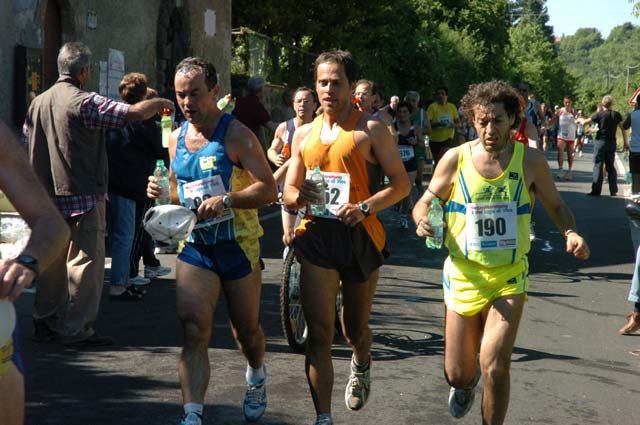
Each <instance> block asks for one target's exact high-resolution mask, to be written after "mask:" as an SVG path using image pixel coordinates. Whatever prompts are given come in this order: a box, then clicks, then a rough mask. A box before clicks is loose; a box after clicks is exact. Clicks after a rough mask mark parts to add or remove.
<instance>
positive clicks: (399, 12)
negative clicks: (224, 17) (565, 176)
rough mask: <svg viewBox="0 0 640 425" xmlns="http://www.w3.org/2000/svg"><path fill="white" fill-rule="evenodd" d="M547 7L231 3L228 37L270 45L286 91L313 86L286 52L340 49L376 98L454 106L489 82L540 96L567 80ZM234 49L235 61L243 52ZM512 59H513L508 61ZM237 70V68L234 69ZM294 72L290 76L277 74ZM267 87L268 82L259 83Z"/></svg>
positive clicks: (392, 1)
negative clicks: (414, 98)
mask: <svg viewBox="0 0 640 425" xmlns="http://www.w3.org/2000/svg"><path fill="white" fill-rule="evenodd" d="M548 20H549V17H548V14H547V10H546V1H545V0H495V1H490V2H488V1H486V0H377V1H374V2H372V1H370V0H314V1H310V0H298V1H295V2H294V1H293V0H279V1H278V2H254V1H250V0H234V1H233V27H234V28H238V27H241V26H242V27H249V28H251V29H252V30H254V31H257V32H259V33H262V34H265V35H266V36H267V37H269V38H271V39H272V40H273V42H272V43H271V44H272V45H273V46H276V47H273V46H271V47H269V49H271V50H270V53H268V54H266V55H265V57H269V58H271V59H272V60H273V61H276V62H278V63H277V64H276V65H274V66H273V67H272V68H271V69H270V70H269V72H270V73H272V74H273V78H276V77H278V78H283V76H284V78H286V79H288V80H287V81H284V82H288V83H290V84H300V83H305V84H311V83H312V81H311V80H312V78H313V73H312V71H313V70H312V69H309V65H308V64H307V63H305V64H304V65H300V64H298V66H297V68H296V67H295V66H294V65H295V63H296V62H297V61H300V59H299V57H296V56H295V55H293V54H290V53H287V50H286V49H285V48H284V47H283V46H295V47H296V48H300V49H304V50H306V51H308V52H310V53H311V54H312V55H314V56H315V55H317V54H318V53H319V52H322V51H325V50H330V49H338V48H340V49H346V50H349V51H351V52H352V53H353V55H354V57H355V58H356V61H357V62H358V63H359V64H360V67H361V71H362V76H363V77H366V78H370V79H373V80H375V81H376V82H377V83H379V85H380V86H381V88H382V90H383V94H384V96H385V97H388V96H390V95H392V94H398V95H400V96H402V95H403V94H404V93H405V92H406V91H407V90H409V89H412V90H418V91H419V92H420V93H421V94H422V98H423V99H424V100H425V101H428V100H429V99H431V98H432V96H433V94H434V89H435V87H437V86H439V85H442V84H444V85H447V86H448V87H449V93H450V98H451V99H452V100H453V101H456V100H458V99H460V98H461V97H462V95H463V94H464V93H466V91H467V90H468V86H469V84H472V83H477V82H481V81H487V80H490V79H507V80H510V81H512V82H514V81H517V80H521V79H528V80H531V82H532V83H533V84H534V85H535V86H536V90H537V89H540V90H541V91H540V93H542V94H543V95H544V96H547V95H549V96H551V93H555V92H556V91H559V92H563V91H564V90H560V89H559V87H566V88H567V89H571V87H572V85H571V79H570V78H569V76H568V74H567V73H566V72H563V70H564V68H563V64H562V63H560V62H559V61H558V59H557V53H556V51H555V50H554V48H553V42H552V28H551V27H550V26H548ZM241 44H242V43H238V42H237V40H236V43H235V45H237V46H236V53H237V54H245V55H246V54H248V53H249V51H250V50H251V47H250V46H247V45H246V44H245V45H241ZM514 55H515V56H514ZM235 61H237V59H235ZM286 69H295V72H288V73H287V72H284V70H286ZM265 77H266V78H267V80H270V78H271V76H270V75H265Z"/></svg>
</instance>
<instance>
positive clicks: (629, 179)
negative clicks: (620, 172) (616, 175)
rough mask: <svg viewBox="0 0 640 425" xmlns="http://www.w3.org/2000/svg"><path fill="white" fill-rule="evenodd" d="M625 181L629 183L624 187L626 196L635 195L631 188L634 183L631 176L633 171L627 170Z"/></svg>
mask: <svg viewBox="0 0 640 425" xmlns="http://www.w3.org/2000/svg"><path fill="white" fill-rule="evenodd" d="M624 182H625V184H626V185H627V187H625V189H624V196H625V197H626V198H629V197H631V195H633V191H632V190H631V188H632V185H633V177H632V176H631V171H627V172H626V173H625V174H624Z"/></svg>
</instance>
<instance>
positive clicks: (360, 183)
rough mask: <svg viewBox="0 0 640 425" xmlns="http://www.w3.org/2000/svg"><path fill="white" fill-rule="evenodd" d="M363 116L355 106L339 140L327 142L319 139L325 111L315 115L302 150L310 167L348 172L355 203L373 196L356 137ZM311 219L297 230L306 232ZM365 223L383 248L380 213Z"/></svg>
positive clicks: (351, 194)
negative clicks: (355, 133)
mask: <svg viewBox="0 0 640 425" xmlns="http://www.w3.org/2000/svg"><path fill="white" fill-rule="evenodd" d="M360 117H362V112H360V111H358V110H356V109H354V110H353V111H352V112H351V114H350V115H349V118H347V120H346V121H345V123H344V124H343V125H342V130H341V131H340V133H339V134H338V137H337V138H336V140H335V141H334V142H333V143H327V144H325V143H322V141H321V140H320V132H321V131H322V115H320V116H318V117H316V118H315V120H314V122H313V129H312V130H311V133H310V134H309V138H308V139H307V142H306V144H305V146H304V149H303V150H302V153H301V155H302V161H303V162H304V165H305V167H306V168H307V170H312V169H313V168H314V167H316V166H319V167H320V170H321V171H327V172H333V173H349V182H350V183H349V203H352V204H357V203H358V202H362V201H365V200H366V199H368V198H369V197H370V196H371V194H370V193H369V176H368V174H367V164H366V159H365V158H364V156H363V155H362V153H361V152H360V150H359V149H358V146H356V142H355V138H354V132H355V128H356V124H357V123H358V120H360ZM309 220H310V218H309V217H307V218H305V220H303V222H302V223H301V225H300V227H299V228H298V231H301V232H304V229H305V225H306V223H307V222H308V221H309ZM362 225H363V226H364V228H365V229H366V231H367V233H368V234H369V237H370V238H371V240H372V241H373V243H374V244H375V246H376V248H378V251H382V249H383V248H384V245H385V243H386V235H385V232H384V227H383V226H382V223H381V222H380V220H378V217H376V215H375V214H371V215H369V217H366V218H365V219H364V220H362Z"/></svg>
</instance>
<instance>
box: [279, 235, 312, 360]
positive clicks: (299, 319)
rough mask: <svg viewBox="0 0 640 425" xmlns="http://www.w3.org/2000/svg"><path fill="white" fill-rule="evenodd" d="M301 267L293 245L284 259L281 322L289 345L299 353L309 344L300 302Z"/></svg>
mask: <svg viewBox="0 0 640 425" xmlns="http://www.w3.org/2000/svg"><path fill="white" fill-rule="evenodd" d="M295 267H297V270H296V269H295ZM299 267H300V264H298V263H297V262H296V256H295V254H294V252H293V247H291V249H289V252H288V253H287V256H286V258H285V260H284V266H283V268H282V277H281V280H280V323H281V324H282V331H283V333H284V335H285V337H286V338H287V343H288V344H289V347H291V349H292V350H293V351H294V352H297V353H300V352H303V351H304V350H305V349H306V346H307V322H306V321H305V319H304V314H303V312H302V304H301V303H300V268H299Z"/></svg>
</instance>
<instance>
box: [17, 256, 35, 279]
mask: <svg viewBox="0 0 640 425" xmlns="http://www.w3.org/2000/svg"><path fill="white" fill-rule="evenodd" d="M16 262H17V263H19V264H22V265H23V266H25V267H26V268H28V269H30V270H31V271H32V272H34V273H35V274H36V277H37V276H38V275H39V274H40V265H39V264H38V260H36V259H35V258H34V257H32V256H30V255H27V254H22V255H18V257H17V258H16Z"/></svg>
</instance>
